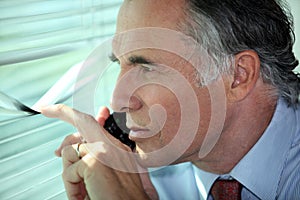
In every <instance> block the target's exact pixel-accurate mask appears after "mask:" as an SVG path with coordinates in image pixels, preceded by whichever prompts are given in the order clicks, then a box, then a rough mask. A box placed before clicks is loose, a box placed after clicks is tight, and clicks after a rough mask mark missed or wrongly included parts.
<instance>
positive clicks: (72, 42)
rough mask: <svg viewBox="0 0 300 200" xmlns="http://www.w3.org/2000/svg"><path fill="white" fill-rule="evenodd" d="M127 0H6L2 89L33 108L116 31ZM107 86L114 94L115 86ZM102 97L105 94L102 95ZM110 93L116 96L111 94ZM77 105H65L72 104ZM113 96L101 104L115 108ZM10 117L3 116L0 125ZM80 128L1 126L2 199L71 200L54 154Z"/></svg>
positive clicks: (0, 4)
mask: <svg viewBox="0 0 300 200" xmlns="http://www.w3.org/2000/svg"><path fill="white" fill-rule="evenodd" d="M121 3H122V0H43V1H39V0H22V1H19V0H2V1H0V43H1V45H0V82H1V84H0V91H2V92H4V93H6V94H8V95H9V96H12V97H14V98H16V99H18V100H20V101H22V102H23V103H25V104H26V105H28V106H32V105H33V104H34V103H35V102H36V101H37V100H38V99H39V98H40V97H41V96H42V95H43V94H44V93H45V92H46V91H47V90H48V89H49V88H50V87H51V86H52V85H53V84H54V83H55V82H56V81H57V80H58V79H59V78H60V77H61V76H62V75H63V74H64V73H65V72H66V71H67V70H68V69H69V68H71V67H72V66H73V65H76V64H77V63H79V62H81V61H82V60H84V59H86V58H87V56H88V55H89V54H90V53H91V51H92V50H93V49H94V48H95V47H96V46H97V45H98V44H99V43H101V41H103V40H104V39H105V38H107V37H108V36H111V35H112V34H113V33H114V31H115V23H116V17H117V12H118V9H119V6H120V4H121ZM106 80H108V82H107V83H108V88H109V89H111V88H112V87H113V81H111V82H110V80H112V79H111V77H108V78H106ZM102 92H103V91H102ZM104 92H109V90H108V91H104ZM71 100H72V99H69V100H68V101H67V102H66V104H69V105H72V102H71ZM108 100H109V95H107V97H106V99H105V98H102V99H101V102H99V104H102V105H103V104H105V105H107V104H108ZM5 118H9V116H8V115H7V116H6V115H0V121H1V120H2V121H3V119H5ZM73 132H76V130H75V129H74V128H73V127H71V126H69V125H67V124H65V123H63V122H60V121H58V120H52V119H47V118H45V117H43V116H41V115H36V116H29V117H25V118H17V119H16V120H14V121H7V122H6V123H2V124H1V125H0V152H1V154H0V168H1V170H0V185H1V188H0V199H66V195H65V192H64V187H63V183H62V179H61V171H62V169H61V160H60V159H59V158H56V157H55V156H54V150H55V148H56V147H58V145H59V144H60V143H61V141H62V140H63V138H64V137H65V135H68V134H70V133H73Z"/></svg>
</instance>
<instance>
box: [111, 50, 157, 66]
mask: <svg viewBox="0 0 300 200" xmlns="http://www.w3.org/2000/svg"><path fill="white" fill-rule="evenodd" d="M108 57H109V59H110V60H111V61H112V62H119V59H118V58H117V57H116V55H115V54H114V53H111V54H110V55H109V56H108ZM128 62H129V63H128V64H129V65H135V64H154V62H152V61H150V60H149V59H147V58H145V57H143V56H137V55H132V56H130V57H129V58H128Z"/></svg>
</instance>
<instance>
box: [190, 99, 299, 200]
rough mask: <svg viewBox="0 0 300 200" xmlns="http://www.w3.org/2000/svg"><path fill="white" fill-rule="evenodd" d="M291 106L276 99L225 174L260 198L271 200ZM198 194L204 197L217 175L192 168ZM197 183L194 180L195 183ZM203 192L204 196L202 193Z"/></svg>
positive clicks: (286, 143) (282, 158)
mask: <svg viewBox="0 0 300 200" xmlns="http://www.w3.org/2000/svg"><path fill="white" fill-rule="evenodd" d="M293 113H294V110H293V108H287V105H286V103H285V102H284V100H282V99H279V100H278V103H277V107H276V110H275V113H274V116H273V118H272V120H271V123H270V125H269V126H268V128H267V129H266V131H265V132H264V134H263V135H262V136H261V138H260V139H259V140H258V142H257V143H256V144H255V145H254V146H253V147H252V149H251V150H250V151H249V152H248V153H247V154H246V155H245V156H244V158H242V159H241V161H240V162H239V163H238V164H237V165H236V166H235V167H234V168H233V170H232V171H231V172H230V173H229V175H230V176H232V177H233V178H235V179H236V180H238V181H239V182H240V183H242V184H243V185H244V187H246V188H247V189H248V190H250V191H251V192H253V193H254V194H255V195H257V196H258V197H259V198H261V199H275V197H276V191H277V186H278V184H279V180H280V175H281V172H282V170H283V167H284V163H285V159H286V157H287V153H288V151H289V148H290V145H291V142H292V136H293V133H294V132H295V131H293V129H294V128H295V126H292V124H296V118H295V114H293ZM194 171H195V175H196V179H197V178H199V179H201V183H199V185H198V187H199V190H200V188H203V189H204V191H199V192H200V195H201V196H203V197H204V199H206V198H207V195H208V194H209V191H210V188H211V186H212V185H213V183H214V181H215V180H216V179H217V178H218V177H219V175H217V174H212V173H208V172H204V171H202V170H199V169H198V168H197V167H194ZM258 177H259V178H258ZM197 184H198V183H197ZM205 195H206V196H205Z"/></svg>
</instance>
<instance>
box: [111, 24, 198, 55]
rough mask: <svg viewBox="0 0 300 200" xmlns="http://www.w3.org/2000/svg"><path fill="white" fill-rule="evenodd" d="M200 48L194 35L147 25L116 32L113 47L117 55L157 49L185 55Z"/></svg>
mask: <svg viewBox="0 0 300 200" xmlns="http://www.w3.org/2000/svg"><path fill="white" fill-rule="evenodd" d="M196 48H198V43H197V42H196V41H195V40H193V38H192V37H190V36H187V35H185V34H184V33H182V32H179V31H174V30H171V29H166V28H157V27H145V28H138V29H132V30H129V31H125V32H122V33H119V34H116V35H115V36H114V38H113V41H112V49H113V52H114V54H115V56H116V57H120V56H122V55H125V54H128V53H129V52H133V51H137V50H139V51H141V50H146V49H156V50H162V51H166V52H170V53H173V54H177V55H180V56H181V57H185V56H186V55H190V54H191V53H192V52H194V51H195V50H196Z"/></svg>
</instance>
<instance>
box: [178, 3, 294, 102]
mask: <svg viewBox="0 0 300 200" xmlns="http://www.w3.org/2000/svg"><path fill="white" fill-rule="evenodd" d="M185 12H186V16H187V17H186V19H185V20H184V22H183V24H184V25H183V26H182V29H183V30H184V31H185V32H186V34H188V35H190V36H192V37H193V38H194V39H195V40H196V41H197V42H198V43H199V44H200V45H201V47H202V48H204V49H206V51H207V52H208V54H209V56H210V58H211V59H212V60H213V62H214V67H215V68H217V69H209V71H218V72H219V73H232V72H233V69H232V68H233V66H232V62H233V58H234V55H236V54H237V53H239V52H242V51H245V50H253V51H255V52H256V53H257V54H258V56H259V58H260V62H261V77H262V79H263V81H264V82H265V83H268V84H270V85H271V86H273V87H274V90H275V91H276V92H277V93H276V94H277V95H279V96H282V97H283V98H284V99H285V100H286V101H287V102H288V104H289V105H293V106H296V105H297V104H299V93H300V74H299V73H295V72H293V70H294V69H295V68H296V66H297V65H298V60H297V59H296V58H295V55H294V53H293V51H292V50H293V45H294V39H295V35H294V32H293V18H292V15H291V14H290V12H289V10H288V9H287V6H286V4H285V3H284V2H278V1H276V0H242V1H241V0H187V7H186V9H185ZM202 73H203V72H202ZM210 75H211V73H210ZM214 78H215V76H212V77H210V79H211V80H212V79H214ZM204 79H205V81H204V82H206V83H207V82H208V81H209V80H208V79H209V77H204Z"/></svg>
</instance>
